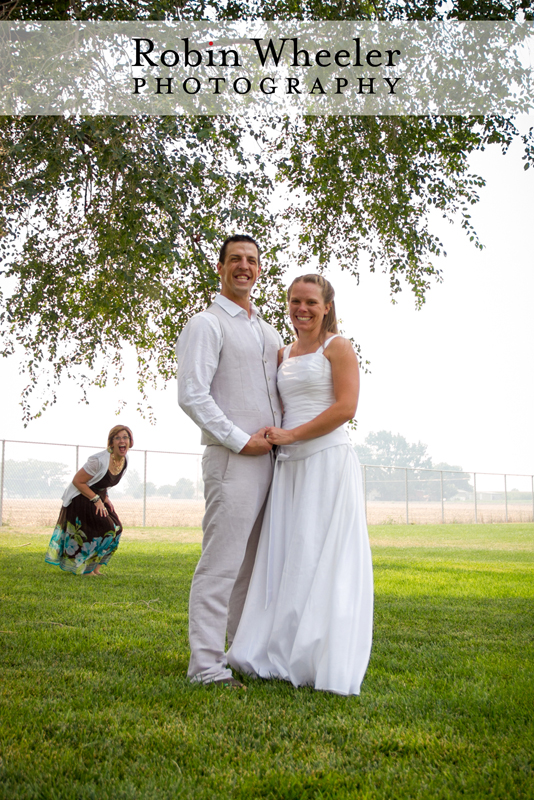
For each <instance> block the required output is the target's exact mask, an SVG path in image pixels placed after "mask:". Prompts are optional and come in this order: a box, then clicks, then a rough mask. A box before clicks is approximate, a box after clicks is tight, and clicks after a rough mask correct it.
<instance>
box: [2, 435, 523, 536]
mask: <svg viewBox="0 0 534 800" xmlns="http://www.w3.org/2000/svg"><path fill="white" fill-rule="evenodd" d="M1 447H2V451H1V464H0V520H1V523H2V524H11V525H16V526H26V525H39V526H53V525H54V524H55V522H56V520H57V517H58V515H59V511H60V498H61V495H62V493H63V491H64V489H65V487H66V485H67V484H68V483H69V481H70V480H71V479H72V477H73V475H74V473H75V472H76V471H77V470H78V469H79V468H80V467H82V466H83V464H84V463H85V461H86V459H87V457H88V456H89V455H91V454H92V453H94V452H96V451H98V450H102V449H103V448H102V446H100V447H98V446H97V447H89V446H87V445H66V444H52V443H45V442H17V441H11V440H3V441H2V443H1ZM201 459H202V454H201V453H175V452H162V451H156V450H135V449H133V450H131V451H130V453H129V465H128V470H127V472H126V474H125V476H124V478H123V480H122V481H121V482H120V484H119V485H118V486H116V487H114V488H113V489H111V490H110V497H111V499H112V501H113V503H115V504H116V505H117V511H118V513H119V516H120V518H121V520H122V522H123V524H124V525H125V526H130V527H131V526H143V527H196V526H199V525H200V523H201V520H202V515H203V513H204V498H203V485H202V471H201ZM362 471H363V482H364V491H365V510H366V515H367V521H368V523H369V524H370V525H379V524H387V523H408V524H409V523H422V524H436V523H440V522H441V523H454V522H459V523H473V522H480V523H482V522H485V523H489V522H532V521H534V476H532V475H511V474H506V475H505V474H495V473H482V472H476V473H474V472H453V471H447V470H431V469H430V470H429V469H410V468H405V467H388V466H383V467H378V466H374V465H366V464H362Z"/></svg>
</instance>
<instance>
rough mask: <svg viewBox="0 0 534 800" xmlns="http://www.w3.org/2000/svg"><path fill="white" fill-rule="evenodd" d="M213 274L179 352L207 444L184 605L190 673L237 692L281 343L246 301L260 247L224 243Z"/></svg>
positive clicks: (189, 403)
mask: <svg viewBox="0 0 534 800" xmlns="http://www.w3.org/2000/svg"><path fill="white" fill-rule="evenodd" d="M217 270H218V272H219V275H220V280H221V293H220V294H219V295H217V296H216V297H215V300H214V302H213V304H212V305H211V306H210V307H209V308H208V309H206V311H203V312H202V313H200V314H197V315H196V316H194V317H193V318H192V319H191V320H190V321H189V322H188V323H187V325H186V326H185V328H184V330H183V331H182V333H181V335H180V337H179V339H178V344H177V346H176V355H177V357H178V402H179V404H180V407H181V408H182V409H183V410H184V411H185V413H186V414H188V415H189V416H190V417H191V419H192V420H193V421H194V422H195V423H196V424H197V425H198V426H199V427H200V428H201V430H202V439H201V442H202V444H205V445H207V447H206V449H205V451H204V455H203V458H202V477H203V480H204V497H205V500H206V510H205V514H204V519H203V521H202V529H203V532H204V536H203V540H202V555H201V558H200V561H199V562H198V565H197V568H196V571H195V574H194V577H193V583H192V585H191V595H190V598H189V644H190V647H191V659H190V662H189V669H188V676H189V678H190V679H191V680H192V681H199V682H202V683H217V684H220V685H223V686H237V687H240V686H241V684H240V683H239V681H236V680H235V679H234V678H233V677H232V673H231V671H230V670H229V669H228V668H227V666H226V658H225V640H226V634H228V642H229V644H231V641H232V639H233V636H234V634H235V631H236V628H237V625H238V623H239V618H240V616H241V611H242V608H243V603H244V601H245V596H246V591H247V587H248V582H249V579H250V573H251V571H252V567H253V564H254V557H255V554H256V546H257V540H258V536H259V531H260V528H261V521H262V517H263V509H264V505H265V500H266V498H267V492H268V490H269V486H270V483H271V479H272V473H273V465H274V457H273V453H272V452H271V445H270V444H269V442H268V440H267V439H265V436H264V428H265V427H266V426H267V425H276V426H280V424H281V409H280V401H279V399H278V394H277V391H276V370H277V353H278V349H279V348H280V347H281V346H282V340H281V338H280V335H279V334H278V333H277V331H276V330H275V329H274V328H272V327H271V326H270V325H268V324H267V323H266V322H265V321H264V320H263V319H261V317H260V316H259V315H258V312H257V309H256V308H255V306H254V305H253V304H252V303H251V301H250V293H251V291H252V287H253V286H254V284H255V282H256V279H257V277H258V275H259V273H260V251H259V247H258V244H257V242H255V241H254V239H253V238H252V237H251V236H245V235H237V236H231V237H230V238H228V239H227V240H226V241H225V242H224V244H223V246H222V248H221V251H220V254H219V263H218V264H217ZM247 545H248V547H247ZM238 573H239V577H238ZM236 579H237V580H236Z"/></svg>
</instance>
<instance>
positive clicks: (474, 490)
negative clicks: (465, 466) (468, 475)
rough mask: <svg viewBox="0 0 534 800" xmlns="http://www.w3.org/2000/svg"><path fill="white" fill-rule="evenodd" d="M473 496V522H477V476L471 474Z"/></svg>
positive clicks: (474, 473)
mask: <svg viewBox="0 0 534 800" xmlns="http://www.w3.org/2000/svg"><path fill="white" fill-rule="evenodd" d="M473 494H474V497H475V522H478V515H477V474H476V472H473Z"/></svg>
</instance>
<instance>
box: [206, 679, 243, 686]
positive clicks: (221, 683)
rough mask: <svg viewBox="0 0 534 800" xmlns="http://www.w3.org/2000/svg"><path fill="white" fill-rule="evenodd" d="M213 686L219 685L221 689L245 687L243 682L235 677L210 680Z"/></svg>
mask: <svg viewBox="0 0 534 800" xmlns="http://www.w3.org/2000/svg"><path fill="white" fill-rule="evenodd" d="M211 683H212V684H214V685H215V686H221V687H222V688H223V689H246V688H247V687H246V686H245V684H244V683H241V682H240V681H238V680H236V679H235V678H222V679H221V680H220V681H211Z"/></svg>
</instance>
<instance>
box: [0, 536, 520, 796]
mask: <svg viewBox="0 0 534 800" xmlns="http://www.w3.org/2000/svg"><path fill="white" fill-rule="evenodd" d="M198 555H199V547H198V546H197V545H176V544H168V543H164V542H163V543H150V542H140V543H139V542H135V543H128V545H127V546H125V547H124V548H122V546H121V548H120V549H119V551H118V553H117V555H116V556H115V557H114V559H113V560H112V561H111V563H110V566H109V568H108V577H107V578H103V579H96V578H81V577H77V576H73V575H70V574H65V573H62V572H61V571H60V570H59V569H57V568H53V567H50V566H47V565H45V564H44V561H43V557H44V553H43V552H41V550H40V549H38V548H36V547H34V546H32V547H29V548H27V549H26V548H25V549H24V550H23V551H21V550H18V551H14V552H7V551H4V554H3V557H2V562H1V564H0V577H1V578H2V594H1V598H2V606H1V609H2V622H1V624H0V629H2V630H4V631H7V633H2V634H0V637H1V642H2V676H3V679H4V681H3V687H2V695H1V703H2V722H1V723H0V724H1V728H0V731H1V738H0V742H1V747H2V753H1V758H2V761H1V763H0V797H1V798H6V800H7V798H9V800H19V799H20V800H22V799H24V800H30V799H31V800H33V799H34V798H35V800H37V798H39V799H40V798H44V800H48V798H50V800H51V799H52V798H61V800H63V798H65V800H71V798H72V800H78V799H80V798H81V799H82V800H85V798H98V800H100V799H102V800H108V798H109V800H117V798H125V800H130V798H131V799H132V800H134V799H135V800H139V799H140V798H142V799H143V800H144V799H145V798H147V800H151V798H154V800H156V798H157V800H162V798H164V799H166V798H169V800H170V798H195V800H204V799H205V798H206V799H207V798H215V797H217V798H226V797H228V798H236V800H241V799H243V800H244V799H245V798H247V800H249V798H272V799H273V800H278V799H280V800H282V798H283V800H293V798H294V799H295V800H297V798H298V800H302V799H303V798H304V800H308V799H311V798H313V800H316V799H317V800H319V798H332V800H333V799H334V798H336V800H338V798H349V797H350V798H352V797H358V798H367V797H369V798H388V800H390V798H433V799H434V798H451V797H464V798H465V797H473V798H474V797H484V798H486V797H490V798H503V800H504V799H505V798H506V800H509V798H511V799H512V800H513V799H514V798H518V799H519V798H522V799H523V798H530V797H532V796H533V788H532V787H533V785H534V784H533V778H534V766H533V761H532V752H533V747H532V745H533V741H532V739H533V731H532V721H531V709H532V705H531V704H532V700H533V699H534V687H533V677H532V669H531V664H532V659H533V652H532V636H531V631H532V629H533V627H532V622H533V620H532V602H531V593H530V595H529V594H528V593H527V589H526V581H527V578H528V579H529V580H530V581H531V579H532V571H531V566H529V564H527V563H525V562H523V561H521V560H520V559H519V560H514V559H512V560H511V561H506V560H499V561H494V562H491V563H489V562H488V561H484V560H481V561H480V563H478V562H475V561H473V560H470V561H469V564H468V566H466V564H467V562H466V561H460V560H459V559H461V555H460V554H459V553H458V552H451V556H450V561H449V562H447V561H445V560H444V559H443V556H442V554H440V555H439V557H438V558H434V557H433V556H434V555H435V554H433V553H428V554H427V553H426V552H425V553H424V554H423V555H420V558H419V559H418V560H417V561H416V560H411V561H410V562H409V563H408V564H407V563H406V560H405V559H404V558H403V553H402V551H401V552H400V553H399V555H398V558H395V557H394V555H391V554H390V552H389V550H388V551H387V552H386V551H384V553H383V555H380V553H377V554H376V572H375V578H376V614H375V637H374V646H373V652H372V656H371V663H370V666H369V670H368V673H367V676H366V678H365V681H364V684H363V688H362V694H361V696H360V697H350V698H345V697H339V696H335V695H331V694H327V693H322V692H315V691H313V689H310V688H300V689H297V688H295V687H293V686H291V685H290V684H287V683H284V682H281V681H260V680H257V681H255V680H253V679H250V678H247V679H246V683H247V685H248V690H247V691H246V692H236V691H229V690H224V689H218V688H216V687H213V686H212V687H202V686H192V685H191V684H189V683H188V681H187V679H186V677H185V673H186V668H187V661H188V646H187V600H188V593H189V584H190V580H191V576H192V573H193V570H194V567H195V564H196V561H197V559H198ZM530 585H532V584H531V583H530Z"/></svg>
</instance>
